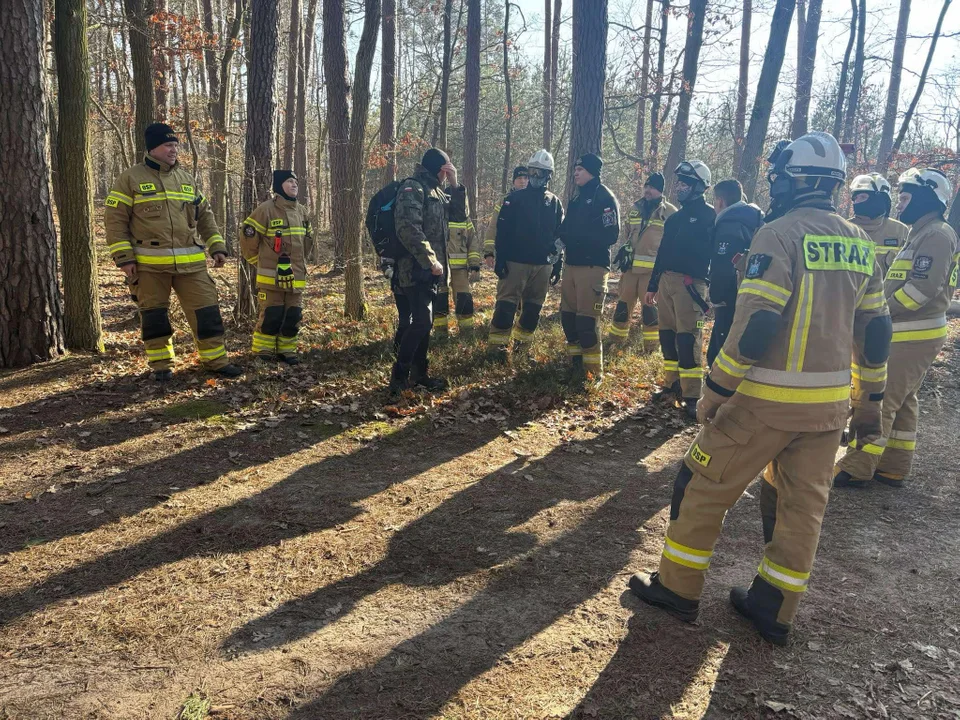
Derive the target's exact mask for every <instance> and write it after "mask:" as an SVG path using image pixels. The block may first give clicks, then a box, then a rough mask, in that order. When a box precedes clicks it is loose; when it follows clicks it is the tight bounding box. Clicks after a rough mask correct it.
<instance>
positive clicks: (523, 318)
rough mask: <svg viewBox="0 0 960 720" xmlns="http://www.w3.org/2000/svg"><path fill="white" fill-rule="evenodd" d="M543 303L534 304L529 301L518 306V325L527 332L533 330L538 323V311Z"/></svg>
mask: <svg viewBox="0 0 960 720" xmlns="http://www.w3.org/2000/svg"><path fill="white" fill-rule="evenodd" d="M542 309H543V305H536V304H534V303H531V302H525V303H524V304H523V307H522V308H520V327H522V328H523V329H524V330H527V331H528V332H533V331H534V330H536V329H537V325H539V324H540V311H541V310H542Z"/></svg>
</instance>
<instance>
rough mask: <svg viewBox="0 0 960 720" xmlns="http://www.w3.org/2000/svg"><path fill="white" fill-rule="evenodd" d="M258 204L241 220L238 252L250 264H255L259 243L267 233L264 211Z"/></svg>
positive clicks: (258, 256)
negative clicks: (248, 215)
mask: <svg viewBox="0 0 960 720" xmlns="http://www.w3.org/2000/svg"><path fill="white" fill-rule="evenodd" d="M262 208H263V206H262V205H261V206H259V207H258V208H257V209H256V210H254V211H253V212H252V213H250V217H248V218H247V219H246V220H244V221H243V225H242V226H241V229H240V252H241V253H243V257H244V259H245V260H246V261H247V262H248V263H250V264H251V265H256V264H257V261H258V260H259V258H260V243H261V242H262V241H263V239H264V238H265V237H266V235H267V227H266V211H264V210H263V209H262Z"/></svg>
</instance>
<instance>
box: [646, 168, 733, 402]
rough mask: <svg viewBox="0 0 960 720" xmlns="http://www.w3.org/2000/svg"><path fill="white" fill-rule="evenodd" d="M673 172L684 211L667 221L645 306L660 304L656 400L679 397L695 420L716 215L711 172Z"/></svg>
mask: <svg viewBox="0 0 960 720" xmlns="http://www.w3.org/2000/svg"><path fill="white" fill-rule="evenodd" d="M675 173H676V175H677V200H678V201H679V203H680V205H681V208H680V210H678V211H677V212H675V213H674V214H673V215H671V216H670V217H669V218H668V219H667V221H666V223H664V226H663V241H662V242H661V243H660V249H659V250H658V252H657V260H656V263H655V264H654V268H653V274H652V275H651V277H650V282H649V283H648V285H647V294H646V297H645V299H644V304H646V305H654V304H656V305H657V308H658V310H659V313H660V349H661V351H662V352H663V370H664V382H663V386H662V389H661V390H660V391H659V392H657V393H654V398H655V399H661V398H665V397H676V399H677V400H678V401H680V403H681V404H682V405H683V407H684V410H685V412H686V414H687V416H688V417H690V418H691V419H692V418H695V417H696V416H697V400H698V399H699V398H700V391H701V386H702V385H703V365H702V354H703V350H702V348H701V340H700V336H701V334H702V333H703V324H704V320H703V318H704V315H705V313H706V312H707V310H708V306H707V302H706V300H705V299H704V297H705V295H706V279H707V273H708V270H709V267H710V256H711V254H712V253H713V241H712V236H713V225H714V222H715V221H716V218H717V214H716V212H714V210H713V208H712V207H710V206H709V205H707V203H706V201H705V200H704V199H703V194H704V193H705V192H706V190H707V188H708V187H710V180H711V174H710V168H708V167H707V166H706V165H704V164H703V163H702V162H700V161H699V160H691V161H689V162H687V161H684V162H682V163H680V164H679V165H678V166H677V169H676V171H675Z"/></svg>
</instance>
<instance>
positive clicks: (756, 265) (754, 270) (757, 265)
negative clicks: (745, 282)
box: [744, 253, 773, 280]
mask: <svg viewBox="0 0 960 720" xmlns="http://www.w3.org/2000/svg"><path fill="white" fill-rule="evenodd" d="M771 262H773V258H772V257H770V256H769V255H766V254H764V253H754V254H753V255H751V256H750V259H749V260H747V271H746V272H745V273H744V276H745V277H748V278H750V279H751V280H753V279H756V278H761V277H763V274H764V273H765V272H766V271H767V268H768V267H770V263H771Z"/></svg>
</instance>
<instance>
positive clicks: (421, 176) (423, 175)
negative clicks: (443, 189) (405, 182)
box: [413, 163, 440, 189]
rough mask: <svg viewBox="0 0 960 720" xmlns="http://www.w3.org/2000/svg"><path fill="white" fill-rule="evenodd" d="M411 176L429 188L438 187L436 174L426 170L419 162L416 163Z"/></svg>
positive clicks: (438, 182)
mask: <svg viewBox="0 0 960 720" xmlns="http://www.w3.org/2000/svg"><path fill="white" fill-rule="evenodd" d="M413 176H414V179H415V180H417V181H418V182H420V183H422V184H424V185H426V186H427V187H429V188H431V189H433V188H438V187H440V181H439V180H437V176H436V175H434V174H433V173H431V172H430V171H429V170H427V169H426V168H425V167H424V166H423V165H421V164H420V163H417V165H416V167H415V168H414V170H413Z"/></svg>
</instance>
